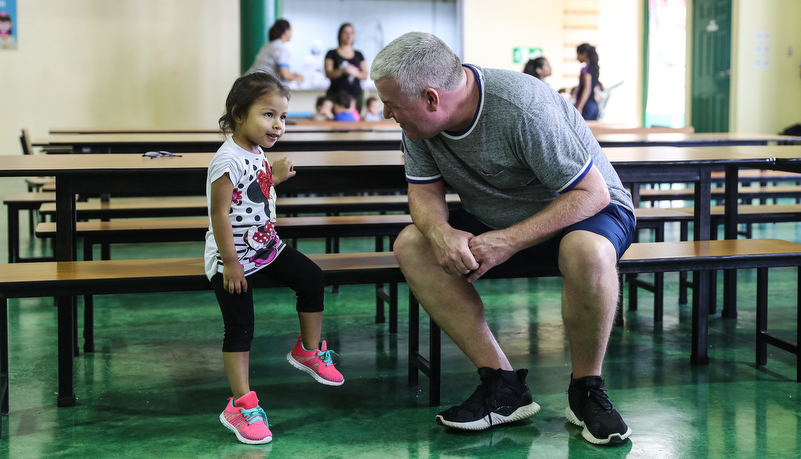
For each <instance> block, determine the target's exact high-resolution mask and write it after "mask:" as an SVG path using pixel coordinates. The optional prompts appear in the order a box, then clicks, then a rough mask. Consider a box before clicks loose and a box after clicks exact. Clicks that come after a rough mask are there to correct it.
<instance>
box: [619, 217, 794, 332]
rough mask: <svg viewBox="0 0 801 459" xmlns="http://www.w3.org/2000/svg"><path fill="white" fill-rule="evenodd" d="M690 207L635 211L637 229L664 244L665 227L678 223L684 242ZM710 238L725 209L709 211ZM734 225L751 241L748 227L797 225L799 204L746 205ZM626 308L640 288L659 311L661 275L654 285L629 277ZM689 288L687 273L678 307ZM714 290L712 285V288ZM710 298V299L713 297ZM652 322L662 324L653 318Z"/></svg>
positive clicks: (681, 279)
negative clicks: (742, 227) (648, 293)
mask: <svg viewBox="0 0 801 459" xmlns="http://www.w3.org/2000/svg"><path fill="white" fill-rule="evenodd" d="M693 210H694V209H693V207H638V208H636V209H635V215H636V216H637V229H638V230H640V229H646V228H649V229H651V230H653V231H654V240H655V242H662V241H664V240H665V224H666V223H669V222H678V223H679V225H680V226H679V240H682V241H685V240H687V239H688V234H689V228H688V226H689V223H690V222H692V221H693ZM711 217H712V219H711V221H712V228H713V232H712V238H713V239H715V238H716V235H717V230H716V229H717V228H718V227H719V226H722V225H723V224H724V223H725V208H724V207H723V206H712V207H711ZM737 221H738V223H739V224H744V225H745V230H744V231H742V232H741V233H740V234H741V235H743V236H745V237H746V238H748V239H750V238H751V237H752V234H753V231H752V225H753V224H757V223H782V222H801V204H765V205H762V204H753V205H750V204H746V205H740V206H737ZM635 242H639V232H638V233H637V235H635ZM628 280H629V308H630V309H631V310H636V309H637V302H638V300H637V296H638V294H637V291H638V288H643V289H646V290H648V291H651V292H653V293H654V304H655V306H656V307H655V308H654V311H661V310H662V308H661V306H659V305H661V303H662V297H663V293H664V288H663V285H664V282H663V275H662V273H655V274H654V282H653V283H650V282H646V281H643V280H641V279H637V277H636V275H631V276H629V279H628ZM689 287H691V284H690V283H689V282H687V273H686V272H683V273H680V277H679V303H680V304H686V303H687V289H688V288H689ZM712 288H713V289H714V285H713V287H712ZM713 296H714V295H713ZM715 306H716V305H714V304H713V305H711V306H710V313H715V312H716V307H715ZM654 320H662V318H661V316H660V317H656V316H655V317H654Z"/></svg>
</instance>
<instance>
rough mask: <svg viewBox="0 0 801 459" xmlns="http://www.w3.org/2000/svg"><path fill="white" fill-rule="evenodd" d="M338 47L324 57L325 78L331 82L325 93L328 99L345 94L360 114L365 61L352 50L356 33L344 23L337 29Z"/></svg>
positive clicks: (349, 25)
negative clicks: (350, 98) (342, 92)
mask: <svg viewBox="0 0 801 459" xmlns="http://www.w3.org/2000/svg"><path fill="white" fill-rule="evenodd" d="M337 37H338V40H339V47H338V48H337V49H332V50H330V51H328V53H327V54H326V55H325V76H326V77H328V79H330V80H331V86H330V87H329V88H328V91H326V95H328V96H329V97H334V96H336V95H337V94H338V93H339V92H341V91H345V92H347V93H348V94H349V95H350V96H351V97H352V98H353V100H355V101H356V110H357V112H361V110H362V102H363V93H362V85H361V82H362V80H366V79H367V76H368V72H367V61H365V60H364V56H363V55H362V53H360V52H359V51H356V50H355V49H353V42H354V41H355V40H356V33H355V32H354V30H353V26H352V25H351V24H348V23H345V24H342V25H341V26H340V27H339V34H338V35H337Z"/></svg>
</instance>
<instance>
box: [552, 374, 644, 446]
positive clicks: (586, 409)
mask: <svg viewBox="0 0 801 459" xmlns="http://www.w3.org/2000/svg"><path fill="white" fill-rule="evenodd" d="M567 400H568V406H567V408H565V416H566V417H567V420H568V421H570V422H571V423H573V424H575V425H577V426H579V427H584V431H583V432H581V436H582V437H584V439H585V440H587V441H588V442H590V443H593V444H596V445H609V444H616V443H622V442H624V441H625V440H626V439H627V438H629V435H631V429H630V428H629V426H627V425H626V423H625V422H623V418H622V417H620V414H618V412H617V410H615V408H614V407H613V406H612V402H611V401H609V397H608V396H607V395H606V389H604V380H603V379H601V377H600V376H587V377H586V378H581V379H573V377H572V375H571V378H570V387H568V389H567Z"/></svg>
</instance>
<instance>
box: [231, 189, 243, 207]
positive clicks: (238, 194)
mask: <svg viewBox="0 0 801 459" xmlns="http://www.w3.org/2000/svg"><path fill="white" fill-rule="evenodd" d="M231 202H233V203H234V204H236V205H240V204H242V190H240V189H239V188H234V194H233V195H232V196H231Z"/></svg>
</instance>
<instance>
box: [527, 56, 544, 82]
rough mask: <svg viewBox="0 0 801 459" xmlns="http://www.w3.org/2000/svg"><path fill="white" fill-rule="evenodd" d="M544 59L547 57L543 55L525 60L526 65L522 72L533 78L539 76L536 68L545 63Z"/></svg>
mask: <svg viewBox="0 0 801 459" xmlns="http://www.w3.org/2000/svg"><path fill="white" fill-rule="evenodd" d="M546 61H547V59H545V58H544V57H538V58H536V59H529V61H528V62H526V66H525V67H523V73H526V74H528V75H531V76H533V77H534V78H539V77H540V76H539V75H537V69H541V68H542V67H543V66H544V65H545V62H546Z"/></svg>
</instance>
